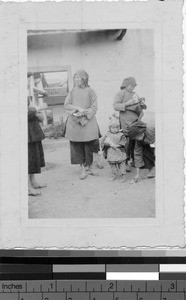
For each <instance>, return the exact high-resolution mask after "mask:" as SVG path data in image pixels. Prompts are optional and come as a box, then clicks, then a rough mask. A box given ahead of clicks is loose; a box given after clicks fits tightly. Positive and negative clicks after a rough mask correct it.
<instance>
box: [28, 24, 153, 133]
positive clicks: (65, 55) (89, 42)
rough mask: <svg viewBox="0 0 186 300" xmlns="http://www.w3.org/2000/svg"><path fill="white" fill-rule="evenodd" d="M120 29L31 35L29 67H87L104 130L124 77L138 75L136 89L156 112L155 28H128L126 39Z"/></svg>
mask: <svg viewBox="0 0 186 300" xmlns="http://www.w3.org/2000/svg"><path fill="white" fill-rule="evenodd" d="M117 35H118V32H116V31H110V32H108V31H106V32H99V31H97V32H84V33H83V32H82V33H72V32H68V33H61V34H47V35H46V34H45V35H35V36H29V37H28V67H35V66H54V67H55V66H60V65H70V66H71V69H72V73H74V72H75V71H76V70H77V69H82V68H83V69H85V70H87V72H88V73H89V76H90V85H91V86H92V87H93V88H94V90H95V91H96V93H97V96H98V105H99V109H98V113H97V119H98V122H99V125H100V128H101V130H102V131H105V130H106V129H107V120H108V117H109V115H110V114H111V113H112V111H113V108H112V103H113V98H114V95H115V94H116V93H117V91H119V88H120V84H121V82H122V80H123V78H125V77H128V76H134V77H135V78H136V80H137V83H138V85H137V87H136V91H137V92H138V94H139V95H140V96H144V97H145V98H146V102H147V105H148V112H150V114H148V115H150V116H152V113H153V112H154V48H153V40H154V35H153V30H150V29H143V30H134V29H129V30H127V33H126V35H125V36H124V38H123V39H122V41H118V40H116V37H117Z"/></svg>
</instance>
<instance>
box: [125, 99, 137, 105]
mask: <svg viewBox="0 0 186 300" xmlns="http://www.w3.org/2000/svg"><path fill="white" fill-rule="evenodd" d="M133 104H136V100H134V99H131V100H128V101H127V102H126V103H125V106H130V105H133Z"/></svg>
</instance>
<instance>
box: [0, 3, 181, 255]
mask: <svg viewBox="0 0 186 300" xmlns="http://www.w3.org/2000/svg"><path fill="white" fill-rule="evenodd" d="M182 6H183V1H175V0H167V1H158V0H157V1H151V0H149V1H118V2H117V1H98V2H94V1H93V2H90V1H89V2H85V1H65V2H64V1H61V2H45V3H34V2H25V3H2V5H1V6H0V16H1V18H0V22H1V24H2V26H0V37H1V46H0V56H1V57H2V60H1V70H2V71H1V72H0V82H1V89H0V93H1V99H2V100H1V101H0V130H1V143H0V148H1V149H0V160H1V163H0V177H1V190H0V194H1V195H0V196H1V203H0V206H1V208H0V210H1V220H0V222H1V224H2V226H1V233H2V234H1V236H2V241H1V248H2V249H4V248H6V249H8V248H16V247H17V248H19V249H20V248H21V249H107V250H111V249H113V250H114V249H124V250H125V249H138V250H139V248H140V249H141V248H142V247H143V248H146V247H147V248H148V249H149V248H150V247H154V249H156V248H160V247H163V248H164V247H184V246H185V236H184V233H185V213H184V208H185V206H184V156H183V149H184V138H183V90H184V85H183V50H182V45H183V30H182V16H183V15H182Z"/></svg>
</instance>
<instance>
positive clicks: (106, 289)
mask: <svg viewBox="0 0 186 300" xmlns="http://www.w3.org/2000/svg"><path fill="white" fill-rule="evenodd" d="M185 288H186V281H174V282H172V281H158V282H154V281H145V282H144V281H105V280H98V281H89V280H86V281H82V280H80V281H79V280H77V281H74V280H73V281H68V280H67V281H66V280H65V281H64V280H57V281H55V280H54V281H39V282H38V281H2V282H1V283H0V299H1V300H149V299H150V300H185V299H186V289H185Z"/></svg>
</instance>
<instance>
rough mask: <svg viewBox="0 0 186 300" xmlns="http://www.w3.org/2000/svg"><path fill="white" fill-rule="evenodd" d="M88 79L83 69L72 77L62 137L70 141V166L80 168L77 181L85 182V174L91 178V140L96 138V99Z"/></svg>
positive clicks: (97, 133) (93, 140) (92, 141)
mask: <svg viewBox="0 0 186 300" xmlns="http://www.w3.org/2000/svg"><path fill="white" fill-rule="evenodd" d="M88 79H89V76H88V74H87V72H86V71H84V70H79V71H77V72H76V73H75V74H74V87H73V89H72V91H71V92H70V93H69V94H68V95H67V98H66V100H65V104H64V107H65V110H66V112H67V113H68V119H67V125H66V135H65V137H66V138H67V139H68V140H69V141H70V154H71V164H80V166H81V173H80V179H85V178H86V177H87V175H88V174H90V175H94V173H93V171H92V162H93V152H95V150H96V149H95V144H96V143H95V140H97V139H98V138H99V131H98V124H97V120H96V117H95V114H96V112H97V96H96V94H95V92H94V90H93V89H92V88H90V87H89V85H88ZM98 147H99V145H98ZM98 151H99V149H98Z"/></svg>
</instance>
